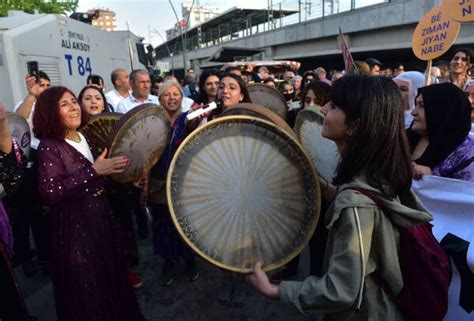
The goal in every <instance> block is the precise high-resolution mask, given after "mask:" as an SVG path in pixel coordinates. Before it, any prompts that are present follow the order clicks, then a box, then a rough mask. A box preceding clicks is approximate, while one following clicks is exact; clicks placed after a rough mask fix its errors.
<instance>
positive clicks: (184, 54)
mask: <svg viewBox="0 0 474 321" xmlns="http://www.w3.org/2000/svg"><path fill="white" fill-rule="evenodd" d="M169 3H170V5H171V8H172V9H173V12H174V15H175V17H176V23H177V24H178V26H180V28H181V44H182V45H183V75H186V44H185V40H184V32H183V25H182V23H181V22H180V21H179V17H178V14H177V13H176V9H175V8H174V5H173V2H171V0H169Z"/></svg>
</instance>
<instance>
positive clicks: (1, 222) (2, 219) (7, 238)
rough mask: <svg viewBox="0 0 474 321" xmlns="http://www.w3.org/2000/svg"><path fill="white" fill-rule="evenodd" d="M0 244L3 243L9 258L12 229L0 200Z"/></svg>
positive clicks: (11, 252)
mask: <svg viewBox="0 0 474 321" xmlns="http://www.w3.org/2000/svg"><path fill="white" fill-rule="evenodd" d="M0 242H3V243H5V246H6V248H7V251H8V254H9V255H10V256H11V255H13V236H12V229H11V226H10V220H9V219H8V215H7V212H6V211H5V207H3V202H2V200H0Z"/></svg>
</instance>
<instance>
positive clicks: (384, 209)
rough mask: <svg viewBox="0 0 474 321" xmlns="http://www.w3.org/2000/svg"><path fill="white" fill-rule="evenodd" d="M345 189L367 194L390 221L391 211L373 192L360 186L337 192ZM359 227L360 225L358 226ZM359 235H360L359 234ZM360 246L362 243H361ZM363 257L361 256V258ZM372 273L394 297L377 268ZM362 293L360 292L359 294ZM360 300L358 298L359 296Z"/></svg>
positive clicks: (380, 284) (378, 282) (376, 281)
mask: <svg viewBox="0 0 474 321" xmlns="http://www.w3.org/2000/svg"><path fill="white" fill-rule="evenodd" d="M345 190H352V191H356V192H359V193H361V194H362V195H365V196H367V197H368V198H369V199H371V200H372V201H373V202H374V203H375V205H377V207H378V208H379V209H380V210H381V211H382V213H384V215H385V216H387V217H388V218H389V219H390V221H392V213H390V212H389V211H388V210H387V208H386V207H385V206H384V205H383V204H382V202H381V201H380V199H379V198H378V197H377V196H375V195H374V193H372V192H370V191H368V190H366V189H364V188H361V187H350V186H349V187H345V188H343V189H341V190H340V191H339V193H341V192H342V191H345ZM354 209H356V207H354ZM358 216H359V213H357V212H356V217H357V224H360V223H359V219H358ZM359 228H360V227H359ZM360 237H361V236H360ZM360 241H362V239H360ZM361 246H362V245H361ZM362 259H363V258H362ZM371 275H372V278H373V279H374V281H375V283H377V284H378V285H379V286H380V287H381V288H382V289H384V291H385V292H386V293H387V294H389V295H390V296H391V297H392V298H393V297H394V296H393V294H391V292H390V291H389V289H388V287H387V285H386V283H385V282H384V280H382V278H381V277H380V275H379V273H378V271H377V270H375V271H374V272H372V273H371ZM364 277H365V271H364ZM361 294H362V293H360V295H361ZM359 300H360V298H359ZM358 304H359V305H358V307H359V308H360V301H359V302H358Z"/></svg>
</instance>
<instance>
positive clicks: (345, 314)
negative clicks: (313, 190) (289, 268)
mask: <svg viewBox="0 0 474 321" xmlns="http://www.w3.org/2000/svg"><path fill="white" fill-rule="evenodd" d="M348 186H357V187H361V188H364V189H367V190H369V191H372V192H374V193H376V195H377V196H378V197H379V198H380V199H381V201H382V202H383V204H384V205H385V206H386V208H387V209H389V210H390V212H392V213H393V214H394V220H395V223H396V224H397V225H399V226H412V225H415V224H418V223H425V222H428V221H430V220H431V219H432V217H431V215H430V214H429V213H428V212H427V211H426V210H425V209H424V208H423V207H422V206H421V205H420V203H419V201H418V200H417V198H416V196H415V195H414V194H413V193H412V192H410V194H409V195H407V196H405V197H404V199H403V201H402V203H403V204H405V205H402V204H401V203H400V201H399V199H395V200H388V199H384V198H382V196H381V195H380V194H379V192H378V191H377V190H376V189H374V188H373V187H371V186H369V185H368V184H367V183H366V182H365V179H364V178H363V177H360V178H358V179H356V180H355V181H354V182H352V183H350V184H346V185H344V186H341V188H340V190H342V189H343V188H345V187H348ZM326 227H327V228H328V229H329V237H328V241H327V248H326V255H325V259H324V261H325V263H324V267H325V271H326V272H325V274H324V275H323V276H322V277H321V278H319V277H316V276H310V277H308V278H307V279H306V280H304V281H303V282H282V283H281V285H280V286H279V295H280V298H281V300H282V301H289V302H293V303H294V304H295V305H296V307H297V308H298V309H299V310H300V311H302V312H303V313H314V314H321V315H324V316H325V317H324V320H345V321H347V320H374V321H375V320H383V321H391V320H397V321H400V320H405V319H404V317H403V316H402V315H401V312H400V311H399V310H398V308H397V307H396V306H395V304H394V303H393V301H392V300H391V299H390V297H389V295H388V294H387V293H386V292H385V291H384V290H383V289H382V288H381V287H380V286H379V285H378V284H377V283H376V282H375V281H374V279H373V275H371V274H372V273H373V272H374V271H375V270H377V272H378V274H379V276H380V277H382V279H383V280H384V282H385V284H386V286H387V287H388V288H389V290H390V292H392V293H399V292H400V290H401V289H402V287H403V281H402V276H401V271H400V265H399V261H398V255H397V248H398V240H399V232H398V228H397V227H395V226H394V225H393V224H392V222H391V221H390V219H389V218H387V217H386V216H385V215H384V214H383V212H382V211H381V210H379V209H378V207H377V206H376V205H375V204H374V203H373V202H372V200H370V199H369V198H367V197H366V196H365V195H362V194H360V193H358V192H355V191H347V190H346V191H343V192H341V193H340V194H339V195H338V196H337V197H336V199H335V201H334V202H333V203H332V205H331V206H330V208H329V209H328V212H327V213H326Z"/></svg>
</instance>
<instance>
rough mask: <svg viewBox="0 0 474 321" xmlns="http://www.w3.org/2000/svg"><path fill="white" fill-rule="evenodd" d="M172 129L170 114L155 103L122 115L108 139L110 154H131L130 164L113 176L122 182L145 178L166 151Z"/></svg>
mask: <svg viewBox="0 0 474 321" xmlns="http://www.w3.org/2000/svg"><path fill="white" fill-rule="evenodd" d="M169 128H170V120H169V117H168V114H167V113H166V111H165V110H164V109H163V108H162V107H159V106H158V105H155V104H142V105H140V106H137V107H135V108H133V109H132V110H130V111H129V112H128V113H126V114H125V115H124V116H122V118H120V120H119V121H118V122H117V124H116V125H115V127H114V129H113V130H112V132H111V133H110V135H109V138H108V140H107V146H109V153H108V157H109V158H111V157H115V156H127V157H128V159H129V160H130V163H129V164H128V165H127V166H126V167H125V171H124V172H123V173H120V174H113V175H111V176H112V178H113V179H114V180H115V181H117V182H119V183H129V182H135V181H137V180H139V179H140V178H142V177H143V175H145V174H146V173H147V172H148V171H149V170H150V169H151V168H152V167H153V165H155V163H156V162H157V161H158V159H159V158H160V156H161V154H162V153H163V150H164V149H165V147H166V144H167V143H168V131H169Z"/></svg>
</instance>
